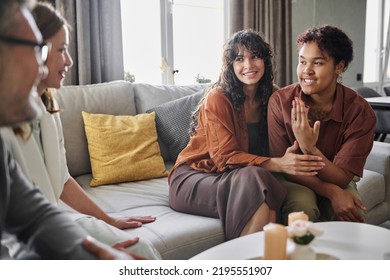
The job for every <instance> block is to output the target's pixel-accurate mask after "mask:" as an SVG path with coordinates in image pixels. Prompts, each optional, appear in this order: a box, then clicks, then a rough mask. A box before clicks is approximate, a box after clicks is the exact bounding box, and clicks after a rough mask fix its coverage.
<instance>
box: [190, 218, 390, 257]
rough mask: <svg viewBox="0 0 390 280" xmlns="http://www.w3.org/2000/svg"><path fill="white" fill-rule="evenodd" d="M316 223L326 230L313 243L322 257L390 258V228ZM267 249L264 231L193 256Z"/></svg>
mask: <svg viewBox="0 0 390 280" xmlns="http://www.w3.org/2000/svg"><path fill="white" fill-rule="evenodd" d="M315 225H316V226H317V227H318V228H321V229H323V230H324V234H323V235H321V236H318V237H316V238H315V239H314V240H313V241H312V243H311V247H312V248H313V250H314V251H315V252H316V253H317V258H318V259H342V260H359V259H360V260H383V259H389V258H390V230H389V229H385V228H382V227H379V226H374V225H369V224H361V223H352V222H323V223H316V224H315ZM289 242H290V241H289ZM289 246H290V245H288V247H289ZM263 250H264V232H263V231H261V232H257V233H253V234H250V235H246V236H243V237H239V238H236V239H233V240H230V241H227V242H224V243H221V244H219V245H217V246H215V247H213V248H210V249H208V250H206V251H204V252H202V253H200V254H198V255H196V256H194V257H193V258H192V259H195V260H248V259H256V258H260V257H262V255H263Z"/></svg>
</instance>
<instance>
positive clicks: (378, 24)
mask: <svg viewBox="0 0 390 280" xmlns="http://www.w3.org/2000/svg"><path fill="white" fill-rule="evenodd" d="M389 13H390V1H388V0H387V1H386V0H371V1H370V5H368V4H367V6H366V31H365V46H364V76H363V81H364V84H365V85H368V86H372V87H375V88H377V89H378V91H379V92H380V91H382V87H383V86H384V85H385V84H390V63H388V65H387V68H386V71H385V72H383V67H384V64H385V59H386V45H387V40H388V38H387V37H388V32H389V31H390V30H388V29H389V27H390V25H389ZM389 46H390V45H389ZM387 55H389V51H387ZM382 76H383V80H382Z"/></svg>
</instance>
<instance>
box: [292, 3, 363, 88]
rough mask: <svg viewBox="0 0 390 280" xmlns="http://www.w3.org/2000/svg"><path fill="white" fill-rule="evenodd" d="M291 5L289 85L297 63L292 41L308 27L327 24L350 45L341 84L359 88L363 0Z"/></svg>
mask: <svg viewBox="0 0 390 280" xmlns="http://www.w3.org/2000/svg"><path fill="white" fill-rule="evenodd" d="M291 1H292V42H293V46H292V53H293V81H297V78H296V65H297V62H298V59H297V57H298V56H297V51H296V45H295V42H296V38H297V36H298V35H299V34H300V33H302V32H303V31H305V30H306V29H307V28H309V27H312V26H318V25H323V24H331V25H335V26H337V27H339V28H340V29H342V30H343V31H344V32H345V33H347V35H348V36H349V37H350V38H351V40H352V41H353V46H354V59H353V61H352V63H351V64H350V66H349V68H348V69H347V71H346V72H345V73H344V74H343V84H344V85H346V86H349V87H357V86H362V85H363V81H358V80H357V75H358V74H361V75H363V67H364V39H365V35H364V34H365V25H366V21H365V18H366V0H291Z"/></svg>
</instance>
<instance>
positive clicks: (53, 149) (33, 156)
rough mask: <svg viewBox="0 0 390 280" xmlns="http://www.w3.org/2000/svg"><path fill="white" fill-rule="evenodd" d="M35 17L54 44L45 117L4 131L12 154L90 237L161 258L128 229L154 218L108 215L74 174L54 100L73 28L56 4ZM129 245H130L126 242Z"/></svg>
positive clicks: (42, 87) (48, 58)
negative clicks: (71, 173)
mask: <svg viewBox="0 0 390 280" xmlns="http://www.w3.org/2000/svg"><path fill="white" fill-rule="evenodd" d="M32 14H33V16H34V19H35V21H36V23H37V26H38V29H39V30H40V32H41V34H42V37H43V40H44V43H42V44H40V45H42V46H44V45H47V46H50V49H49V52H48V53H47V52H44V48H42V52H40V54H42V61H44V63H45V66H46V67H47V69H48V74H47V75H46V76H45V77H43V78H42V79H41V81H40V83H39V84H38V86H37V90H38V94H39V96H40V99H39V100H38V104H39V105H40V108H41V110H42V112H43V113H42V117H41V118H40V119H38V120H36V121H34V122H32V123H25V124H23V125H19V126H16V127H13V128H3V129H1V134H2V136H3V139H4V141H5V142H6V143H7V144H8V145H9V146H11V147H12V150H13V151H14V152H13V156H14V157H15V159H16V160H17V162H18V163H19V164H20V166H21V167H22V169H23V172H24V173H25V174H26V175H27V177H28V179H29V180H30V181H32V182H33V183H35V184H36V185H37V186H38V187H39V188H40V190H41V191H42V193H43V194H44V195H45V196H46V197H47V198H48V199H49V201H50V202H51V203H53V204H55V205H57V206H58V205H59V206H60V208H62V209H64V210H66V211H67V212H68V213H69V215H70V217H71V218H72V219H73V220H74V221H75V222H77V223H78V224H79V225H80V226H81V227H82V228H84V229H85V230H86V231H87V232H88V233H89V235H91V236H92V237H94V238H96V239H97V240H99V241H101V242H103V243H105V244H107V245H113V244H116V246H119V245H118V244H122V245H123V244H124V246H125V247H126V248H127V249H128V250H131V253H135V254H138V255H141V256H144V257H146V258H148V259H161V256H160V254H159V253H158V251H157V250H156V249H155V248H154V247H153V245H152V244H151V243H150V242H149V241H147V240H146V239H143V238H142V239H140V238H138V237H135V236H133V235H131V234H130V233H129V232H126V231H124V230H123V229H127V228H135V227H139V226H142V224H143V223H150V222H154V221H155V218H154V217H151V216H144V217H112V216H110V215H108V214H107V213H105V212H104V211H103V210H102V209H101V208H100V207H99V206H98V205H97V204H96V203H95V202H94V201H93V200H92V199H91V198H90V197H89V196H88V195H87V193H86V192H85V191H84V190H83V189H82V187H81V186H80V185H79V184H78V183H77V181H76V180H75V179H74V178H72V176H71V175H70V174H69V171H68V168H67V163H66V156H65V147H64V140H63V133H62V125H61V120H60V110H59V109H58V105H57V103H56V101H55V99H54V98H53V88H57V89H58V88H60V87H61V86H62V82H63V80H64V78H65V75H66V73H67V71H68V69H69V68H70V67H71V66H72V64H73V61H72V58H71V56H70V54H69V52H68V45H69V27H68V24H67V22H66V20H65V18H63V17H62V16H61V15H60V14H59V12H58V11H57V10H55V8H54V7H53V6H52V5H51V4H48V3H37V5H36V6H35V8H34V9H33V10H32ZM0 38H1V37H0ZM14 41H15V40H14ZM20 42H22V43H23V44H25V43H26V42H27V41H22V40H19V43H20ZM46 50H47V49H46ZM44 55H45V56H44ZM60 201H61V202H63V203H65V204H66V207H64V205H63V203H60ZM69 207H70V208H71V209H70V208H69ZM124 241H126V242H125V243H122V242H124ZM2 243H3V245H5V246H6V247H7V248H8V250H9V253H10V255H11V257H14V258H22V257H23V254H25V253H26V252H27V250H26V248H25V246H22V245H21V244H20V243H18V242H16V240H15V239H14V238H12V237H11V238H6V239H5V240H3V242H2Z"/></svg>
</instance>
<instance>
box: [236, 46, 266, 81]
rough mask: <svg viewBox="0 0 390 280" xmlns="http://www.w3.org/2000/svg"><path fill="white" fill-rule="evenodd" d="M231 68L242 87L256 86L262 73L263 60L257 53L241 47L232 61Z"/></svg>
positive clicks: (263, 67)
mask: <svg viewBox="0 0 390 280" xmlns="http://www.w3.org/2000/svg"><path fill="white" fill-rule="evenodd" d="M233 69H234V74H236V76H237V78H238V79H239V80H240V81H241V82H242V83H243V84H244V87H245V86H254V85H255V86H256V85H258V83H259V81H260V79H261V78H262V77H263V75H264V69H265V66H264V60H263V59H262V58H260V56H259V55H257V54H254V53H251V52H249V51H248V50H247V49H246V48H244V47H241V48H239V51H238V54H237V57H236V58H235V59H234V61H233Z"/></svg>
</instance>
